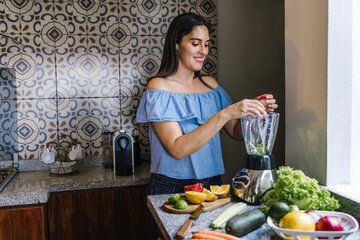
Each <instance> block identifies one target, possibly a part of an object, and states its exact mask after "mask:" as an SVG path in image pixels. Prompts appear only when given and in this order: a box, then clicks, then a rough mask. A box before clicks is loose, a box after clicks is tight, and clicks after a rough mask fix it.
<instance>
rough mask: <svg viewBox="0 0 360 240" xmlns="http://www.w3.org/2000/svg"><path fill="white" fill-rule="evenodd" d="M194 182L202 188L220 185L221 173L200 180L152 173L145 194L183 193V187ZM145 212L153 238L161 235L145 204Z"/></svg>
mask: <svg viewBox="0 0 360 240" xmlns="http://www.w3.org/2000/svg"><path fill="white" fill-rule="evenodd" d="M195 183H202V184H203V187H204V188H207V189H210V185H222V179H221V175H218V176H215V177H211V178H206V179H202V180H197V179H175V178H170V177H167V176H164V175H160V174H156V173H152V174H151V177H150V182H149V184H148V186H147V188H146V195H147V196H148V195H158V194H170V193H183V192H184V187H185V186H188V185H192V184H195ZM146 212H147V214H148V217H149V221H150V226H151V229H152V232H153V236H154V239H158V237H161V232H160V229H159V228H158V226H157V224H156V222H155V220H154V218H153V216H152V215H151V213H150V210H149V209H148V207H147V205H146Z"/></svg>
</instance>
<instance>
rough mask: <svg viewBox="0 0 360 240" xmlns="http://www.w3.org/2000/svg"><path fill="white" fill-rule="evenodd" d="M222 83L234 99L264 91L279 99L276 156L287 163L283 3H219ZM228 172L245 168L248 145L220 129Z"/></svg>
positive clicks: (227, 176)
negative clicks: (233, 138) (279, 115)
mask: <svg viewBox="0 0 360 240" xmlns="http://www.w3.org/2000/svg"><path fill="white" fill-rule="evenodd" d="M217 32H218V81H219V83H220V84H221V85H222V86H223V87H224V88H225V89H226V90H227V91H228V93H229V95H230V97H231V99H232V100H233V102H235V101H239V100H242V99H244V98H253V97H256V96H258V95H260V94H262V93H272V94H274V96H275V97H276V99H277V101H278V104H279V109H278V112H279V113H280V114H281V117H280V123H279V130H278V136H277V138H276V142H275V146H274V151H273V154H274V156H275V158H276V166H280V165H284V163H285V153H284V149H285V148H284V145H285V131H284V130H285V62H284V56H285V53H284V50H285V49H284V1H283V0H274V1H267V0H257V1H248V0H226V1H218V31H217ZM222 147H223V156H224V161H225V169H226V174H225V176H224V178H223V181H224V182H227V183H229V182H231V179H232V178H233V177H234V175H235V174H236V173H237V172H238V171H240V170H241V169H242V168H243V162H244V156H245V153H246V151H245V146H244V143H243V142H237V141H234V140H232V139H230V138H229V137H228V136H227V135H226V134H225V133H222Z"/></svg>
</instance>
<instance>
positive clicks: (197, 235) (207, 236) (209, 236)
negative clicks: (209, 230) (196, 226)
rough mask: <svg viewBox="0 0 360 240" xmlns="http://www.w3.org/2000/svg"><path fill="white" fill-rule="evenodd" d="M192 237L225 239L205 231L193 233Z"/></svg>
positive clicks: (209, 239) (208, 239)
mask: <svg viewBox="0 0 360 240" xmlns="http://www.w3.org/2000/svg"><path fill="white" fill-rule="evenodd" d="M192 238H195V239H207V240H225V238H222V237H216V236H214V235H210V234H206V233H197V232H196V233H194V234H193V236H192Z"/></svg>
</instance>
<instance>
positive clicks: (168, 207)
mask: <svg viewBox="0 0 360 240" xmlns="http://www.w3.org/2000/svg"><path fill="white" fill-rule="evenodd" d="M181 199H184V200H186V197H185V196H181ZM230 201H231V198H229V197H223V198H218V199H216V200H215V201H213V202H203V203H202V205H203V206H204V209H203V212H209V211H212V210H214V209H217V208H220V207H222V206H225V205H226V204H228V203H229V202H230ZM187 202H188V203H189V201H187ZM198 206H199V204H192V203H189V207H188V208H187V209H176V208H174V204H170V203H169V202H166V203H164V205H163V209H164V210H165V211H167V212H170V213H179V214H181V213H192V212H194V211H195V209H196V208H197V207H198Z"/></svg>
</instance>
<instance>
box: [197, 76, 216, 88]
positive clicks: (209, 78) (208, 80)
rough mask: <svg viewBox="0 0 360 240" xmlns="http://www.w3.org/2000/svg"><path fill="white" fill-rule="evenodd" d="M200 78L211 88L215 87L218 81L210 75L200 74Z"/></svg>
mask: <svg viewBox="0 0 360 240" xmlns="http://www.w3.org/2000/svg"><path fill="white" fill-rule="evenodd" d="M201 78H202V79H203V80H204V82H206V83H207V84H208V85H209V86H210V87H212V88H216V87H218V86H219V83H218V82H217V81H216V79H215V78H214V77H212V76H202V77H201Z"/></svg>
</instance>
